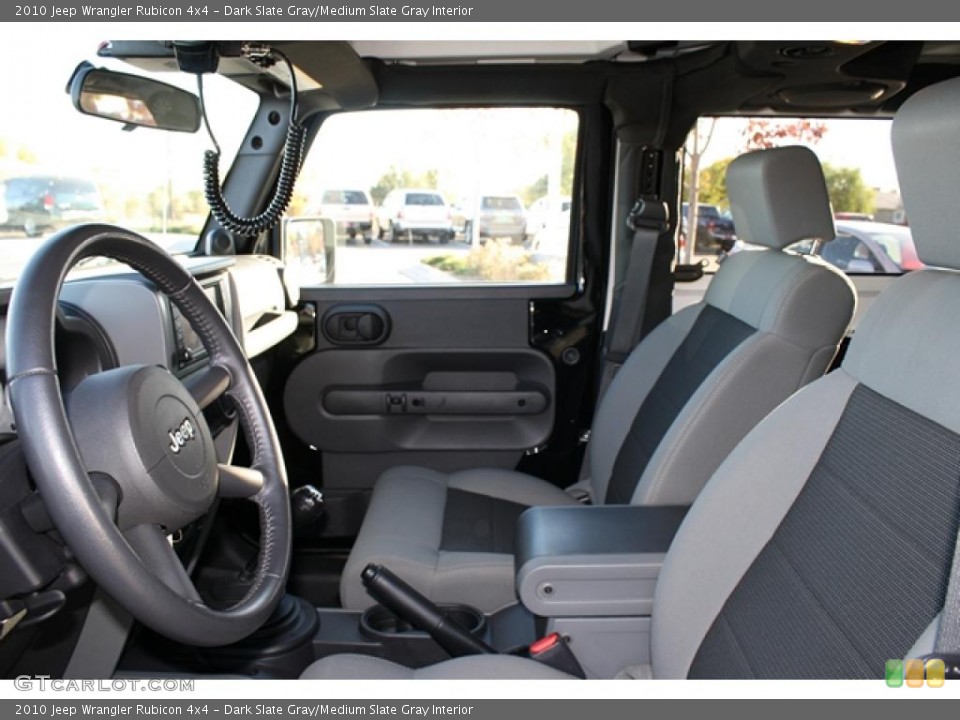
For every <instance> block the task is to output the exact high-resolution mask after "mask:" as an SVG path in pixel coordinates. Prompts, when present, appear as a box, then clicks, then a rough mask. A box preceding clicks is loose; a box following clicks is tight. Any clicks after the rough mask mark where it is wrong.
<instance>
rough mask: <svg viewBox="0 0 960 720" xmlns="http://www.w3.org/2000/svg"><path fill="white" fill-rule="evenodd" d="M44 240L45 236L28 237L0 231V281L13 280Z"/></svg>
mask: <svg viewBox="0 0 960 720" xmlns="http://www.w3.org/2000/svg"><path fill="white" fill-rule="evenodd" d="M44 240H46V238H45V237H37V238H28V237H24V236H23V235H21V234H18V233H0V282H4V283H6V282H8V281H10V280H15V279H16V278H17V276H19V275H20V271H21V270H22V269H23V266H24V265H26V264H27V261H28V260H30V256H31V255H33V253H35V252H36V251H37V248H38V247H40V245H42V244H43V241H44Z"/></svg>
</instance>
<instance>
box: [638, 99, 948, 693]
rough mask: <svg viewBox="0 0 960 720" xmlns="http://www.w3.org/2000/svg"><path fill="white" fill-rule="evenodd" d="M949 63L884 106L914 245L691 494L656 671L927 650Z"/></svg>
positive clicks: (683, 673)
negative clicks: (823, 371) (839, 335)
mask: <svg viewBox="0 0 960 720" xmlns="http://www.w3.org/2000/svg"><path fill="white" fill-rule="evenodd" d="M958 117H960V80H952V81H950V82H947V83H944V84H941V85H939V86H935V87H931V88H928V89H926V90H923V91H921V92H920V93H918V94H917V95H916V96H914V97H913V98H911V99H910V100H908V101H907V103H906V104H905V105H904V107H903V108H902V109H901V111H900V112H899V113H898V116H897V118H896V119H895V120H894V126H893V141H894V155H895V159H896V163H897V168H898V174H899V176H900V185H901V190H902V193H903V198H904V203H905V206H906V209H907V212H908V213H909V217H910V221H911V225H912V228H913V233H914V241H915V243H916V245H917V249H918V252H919V254H920V257H921V259H922V260H923V261H924V262H925V263H927V264H928V265H938V266H941V267H942V268H945V269H928V270H921V271H916V272H914V273H911V274H910V275H907V276H904V277H903V278H900V279H898V280H897V281H896V282H894V283H893V284H892V285H891V286H890V287H889V288H888V289H887V290H885V291H884V292H883V293H881V295H880V297H879V298H878V299H877V300H876V302H875V303H874V305H873V306H872V307H871V308H870V310H869V312H868V313H867V315H866V316H865V317H864V319H863V320H862V322H861V323H860V325H859V327H858V329H857V333H856V335H855V337H854V340H853V342H852V343H851V346H850V349H849V352H848V354H847V356H846V358H845V359H844V363H843V366H842V367H841V368H840V369H839V370H837V371H835V372H833V373H831V374H830V375H828V376H827V377H825V378H823V379H821V380H818V381H816V382H814V383H812V384H811V385H809V386H807V387H806V388H804V389H803V390H801V391H800V392H799V393H797V394H796V395H794V396H793V397H792V398H791V399H790V400H789V401H787V402H786V403H784V404H783V405H781V406H780V407H779V408H777V409H776V410H775V411H774V412H773V413H772V414H771V415H770V416H769V417H768V418H767V419H766V420H764V421H763V422H762V423H761V424H760V425H758V426H757V428H756V429H755V430H753V431H752V432H751V433H750V434H749V435H748V436H747V437H746V439H745V440H744V441H743V442H742V443H740V445H739V446H738V447H737V448H736V450H734V452H733V453H732V454H731V455H730V456H729V458H728V459H727V460H726V461H725V462H724V463H723V464H722V465H721V466H720V468H719V469H718V470H717V472H716V473H715V474H714V475H713V477H712V478H711V479H710V481H709V482H708V484H707V486H706V487H705V488H704V490H703V492H702V493H701V494H700V496H699V498H698V499H697V501H696V502H695V503H694V505H693V507H692V508H691V510H690V513H689V514H688V515H687V518H686V520H685V521H684V524H683V526H682V527H681V529H680V532H679V533H678V535H677V537H676V538H675V540H674V542H673V545H672V546H671V549H670V552H669V554H668V556H667V559H666V562H665V564H664V567H663V571H662V573H661V575H660V580H659V583H658V587H657V594H656V600H655V603H654V611H653V625H652V647H651V651H652V661H653V673H654V675H655V676H656V677H659V678H681V677H696V678H700V677H704V678H710V677H712V678H716V677H726V678H743V677H759V678H870V677H873V678H880V677H883V674H884V663H885V661H886V660H887V659H891V658H903V657H917V656H919V655H922V654H924V653H926V652H929V651H931V650H932V647H933V639H934V637H935V633H936V619H937V617H938V614H939V612H940V609H941V607H942V605H943V600H944V595H945V592H946V585H947V581H948V579H949V572H950V566H951V560H952V557H953V551H954V544H955V542H956V538H957V527H958V516H960V501H958V498H960V383H957V382H956V378H955V375H956V372H955V371H956V362H957V360H956V359H957V357H958V356H960V324H958V323H957V321H956V308H958V307H960V273H958V272H957V271H956V270H957V269H960V241H958V238H957V230H956V228H957V226H958V223H957V221H958V219H960V218H957V217H956V215H957V210H956V203H955V201H954V200H953V198H952V188H955V187H957V186H958V183H960V164H958V163H957V162H956V158H954V157H952V154H953V153H951V152H949V151H950V150H952V149H953V148H956V147H958V143H960V121H958V120H957V118H958Z"/></svg>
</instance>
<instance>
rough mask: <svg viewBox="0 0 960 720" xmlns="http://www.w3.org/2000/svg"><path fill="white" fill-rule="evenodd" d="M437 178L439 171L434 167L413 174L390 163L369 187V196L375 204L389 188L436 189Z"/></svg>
mask: <svg viewBox="0 0 960 720" xmlns="http://www.w3.org/2000/svg"><path fill="white" fill-rule="evenodd" d="M439 180H440V173H439V172H438V171H437V170H436V169H435V168H431V169H430V170H427V171H426V172H422V173H420V174H418V175H414V174H413V173H411V172H410V171H409V170H402V171H400V170H397V168H396V167H394V166H393V165H391V166H390V169H389V170H387V172H385V173H384V174H383V175H381V176H380V179H379V180H377V182H376V184H375V185H374V186H373V187H372V188H370V197H371V198H373V202H374V203H375V204H376V205H381V204H382V203H383V199H384V198H385V197H386V196H387V195H388V194H389V193H390V191H391V190H395V189H397V188H402V187H407V188H424V189H427V190H436V189H437V186H438V185H439Z"/></svg>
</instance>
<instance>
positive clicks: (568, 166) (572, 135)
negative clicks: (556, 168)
mask: <svg viewBox="0 0 960 720" xmlns="http://www.w3.org/2000/svg"><path fill="white" fill-rule="evenodd" d="M560 152H561V157H560V178H559V181H560V193H559V194H560V195H562V196H569V195H571V194H572V193H573V171H574V168H575V167H576V163H577V134H576V132H574V131H573V130H570V131H568V132H565V133H564V134H563V137H562V138H561V139H560ZM549 185H550V177H549V174H544V175H541V176H540V177H538V178H537V179H536V180H534V181H533V182H532V183H530V184H529V185H527V186H526V187H524V188H521V189H520V190H519V191H518V192H517V194H518V195H519V196H520V199H521V200H523V204H524V205H525V206H526V207H530V205H531V204H532V203H534V202H535V201H537V200H539V199H540V198H542V197H543V196H544V195H546V194H547V193H548V192H549ZM554 192H556V190H554Z"/></svg>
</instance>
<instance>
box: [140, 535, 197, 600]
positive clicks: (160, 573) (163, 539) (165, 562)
mask: <svg viewBox="0 0 960 720" xmlns="http://www.w3.org/2000/svg"><path fill="white" fill-rule="evenodd" d="M123 536H124V537H125V538H126V540H127V542H128V543H129V544H130V547H131V548H133V551H134V552H135V553H136V554H137V556H138V557H139V558H140V561H141V562H142V563H143V564H144V565H145V566H146V567H148V568H149V569H150V570H151V572H153V573H154V574H155V575H156V576H157V577H158V578H160V580H162V581H163V583H164V584H165V585H166V586H167V587H169V588H170V589H171V590H173V591H174V592H176V593H178V594H179V595H181V596H182V597H184V598H186V599H187V600H192V601H193V602H198V603H199V602H201V600H200V595H199V594H198V593H197V589H196V587H194V585H193V581H192V580H191V579H190V576H189V575H187V571H186V569H185V568H184V567H183V563H181V562H180V558H179V557H177V554H176V553H175V552H174V550H173V546H172V545H171V544H170V540H169V538H168V537H167V534H166V532H164V530H163V528H161V527H160V526H158V525H137V526H136V527H133V528H130V529H129V530H127V531H126V532H124V533H123Z"/></svg>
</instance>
